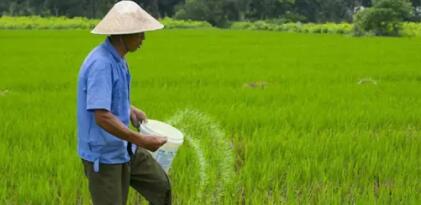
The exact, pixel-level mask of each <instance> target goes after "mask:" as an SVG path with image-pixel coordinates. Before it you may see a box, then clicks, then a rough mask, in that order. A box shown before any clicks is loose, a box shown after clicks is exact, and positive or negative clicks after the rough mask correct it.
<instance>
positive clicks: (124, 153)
mask: <svg viewBox="0 0 421 205" xmlns="http://www.w3.org/2000/svg"><path fill="white" fill-rule="evenodd" d="M162 28H163V25H162V24H160V23H159V22H158V21H157V20H156V19H154V18H153V17H152V16H151V15H149V14H148V13H147V12H145V11H144V10H143V9H142V8H141V7H140V6H139V5H137V4H136V3H135V2H133V1H120V2H118V3H116V4H115V5H114V6H113V8H111V10H110V11H109V12H108V13H107V15H106V16H105V17H104V18H103V19H102V20H101V22H99V24H98V25H97V26H96V27H95V28H94V30H92V33H94V34H103V35H108V37H107V38H106V40H105V42H103V43H102V44H101V45H99V46H98V47H96V48H95V49H94V50H93V51H91V53H90V54H89V55H88V57H87V58H86V59H85V61H84V63H83V65H82V67H81V69H80V72H79V78H78V99H77V106H78V111H77V119H78V153H79V155H80V157H81V158H82V163H83V166H84V170H85V175H86V176H87V178H88V182H89V191H90V193H91V197H92V202H93V204H94V205H106V204H110V205H111V204H112V205H117V204H126V200H127V194H128V190H129V186H132V187H133V188H134V189H135V190H137V191H138V192H139V193H141V194H142V195H143V196H144V197H145V198H146V199H147V200H148V201H149V202H150V203H151V204H171V186H170V181H169V179H168V176H167V174H166V173H165V171H164V170H163V169H162V168H161V166H160V165H159V164H158V163H157V162H156V161H155V159H153V158H152V156H151V155H150V154H149V152H148V151H147V150H151V151H155V150H157V149H158V148H159V147H161V146H162V145H163V144H165V143H166V140H167V139H166V138H162V137H159V136H153V135H150V136H146V135H142V134H140V133H138V132H135V131H132V130H130V129H129V128H128V126H129V121H131V122H132V124H133V126H135V127H139V124H140V123H141V122H143V121H146V115H145V113H144V112H143V111H141V110H140V109H137V108H136V107H134V106H133V105H131V104H130V96H129V95H130V73H129V69H128V66H127V63H126V60H125V58H124V56H125V55H126V54H127V53H128V52H134V51H136V50H137V49H138V48H140V46H141V45H142V42H143V41H144V40H145V33H144V32H146V31H152V30H158V29H162ZM146 149H147V150H146Z"/></svg>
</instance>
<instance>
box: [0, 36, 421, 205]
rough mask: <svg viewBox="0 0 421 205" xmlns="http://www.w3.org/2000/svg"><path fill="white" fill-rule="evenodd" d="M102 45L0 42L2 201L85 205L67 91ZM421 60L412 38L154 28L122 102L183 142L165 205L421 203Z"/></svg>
mask: <svg viewBox="0 0 421 205" xmlns="http://www.w3.org/2000/svg"><path fill="white" fill-rule="evenodd" d="M103 39H104V37H103V36H95V35H91V34H89V32H88V31H87V30H62V31H54V30H44V31H41V30H38V31H37V30H15V31H11V30H1V31H0V56H1V59H0V122H1V125H0V162H1V165H0V204H6V205H9V204H34V205H35V204H54V205H56V204H90V196H89V192H88V186H87V180H86V178H85V177H84V174H83V168H82V164H81V160H80V159H79V157H78V155H77V152H76V140H77V137H76V82H77V74H78V71H79V67H80V65H81V63H82V61H83V59H84V58H85V56H86V55H87V54H88V52H89V51H90V50H91V49H92V48H93V47H95V46H96V45H97V44H99V43H101V42H102V41H103ZM420 51H421V39H420V38H377V37H363V38H354V37H349V36H339V35H313V34H294V33H281V32H263V31H240V30H236V31H233V30H218V29H202V30H164V31H158V32H152V33H147V35H146V41H145V42H144V46H143V47H142V48H141V50H140V51H139V52H137V53H132V54H129V55H128V56H127V60H128V63H129V66H130V72H131V74H132V90H131V92H132V93H131V99H132V104H134V105H136V106H137V107H140V108H141V109H143V110H144V111H145V112H146V113H147V114H148V116H149V118H151V119H158V120H163V121H166V122H169V123H171V124H173V125H174V126H176V127H177V128H179V129H181V130H182V131H183V132H184V133H185V137H186V138H185V142H184V145H183V146H182V147H181V148H180V150H179V152H178V153H177V156H176V158H175V161H174V163H173V167H172V168H171V170H170V178H171V181H172V187H173V201H174V204H420V203H421V197H420V195H421V193H420V191H421V160H420V159H421V89H420V88H421V54H420ZM129 198H130V200H129V203H128V204H145V203H146V202H145V200H144V199H142V197H140V196H139V195H138V194H137V193H136V192H135V191H134V190H131V191H130V193H129Z"/></svg>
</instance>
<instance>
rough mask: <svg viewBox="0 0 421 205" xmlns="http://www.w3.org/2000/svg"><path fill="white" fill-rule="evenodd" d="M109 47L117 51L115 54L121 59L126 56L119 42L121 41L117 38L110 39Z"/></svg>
mask: <svg viewBox="0 0 421 205" xmlns="http://www.w3.org/2000/svg"><path fill="white" fill-rule="evenodd" d="M110 41H111V45H113V47H114V48H115V49H116V50H117V53H118V54H119V55H120V56H121V58H124V56H125V55H126V54H127V50H126V48H125V47H124V45H123V42H121V39H118V38H110Z"/></svg>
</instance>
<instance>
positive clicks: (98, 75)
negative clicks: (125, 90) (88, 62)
mask: <svg viewBox="0 0 421 205" xmlns="http://www.w3.org/2000/svg"><path fill="white" fill-rule="evenodd" d="M86 96H87V97H86V109H87V110H96V109H105V110H108V111H111V99H112V76H111V65H110V64H109V63H106V62H101V61H96V62H94V63H93V64H92V66H91V67H90V68H89V71H88V78H87V93H86Z"/></svg>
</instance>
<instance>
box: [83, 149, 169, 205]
mask: <svg viewBox="0 0 421 205" xmlns="http://www.w3.org/2000/svg"><path fill="white" fill-rule="evenodd" d="M82 163H83V166H84V169H85V175H86V177H87V178H88V181H89V191H90V193H91V197H92V202H93V204H94V205H125V204H126V201H127V195H128V192H129V186H131V187H133V188H134V189H135V190H136V191H137V192H139V193H140V194H142V195H143V196H144V197H145V198H146V200H148V201H149V202H150V204H153V205H160V204H168V205H169V204H171V185H170V181H169V178H168V176H167V174H166V173H165V171H164V170H163V169H162V168H161V166H160V165H159V164H158V162H156V161H155V159H153V157H152V156H151V154H150V153H149V152H148V151H146V150H145V149H143V148H140V147H139V148H138V149H137V151H136V153H135V154H134V155H133V156H132V159H131V160H130V162H128V163H125V164H100V165H99V172H94V169H93V163H92V162H89V161H86V160H82Z"/></svg>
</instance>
